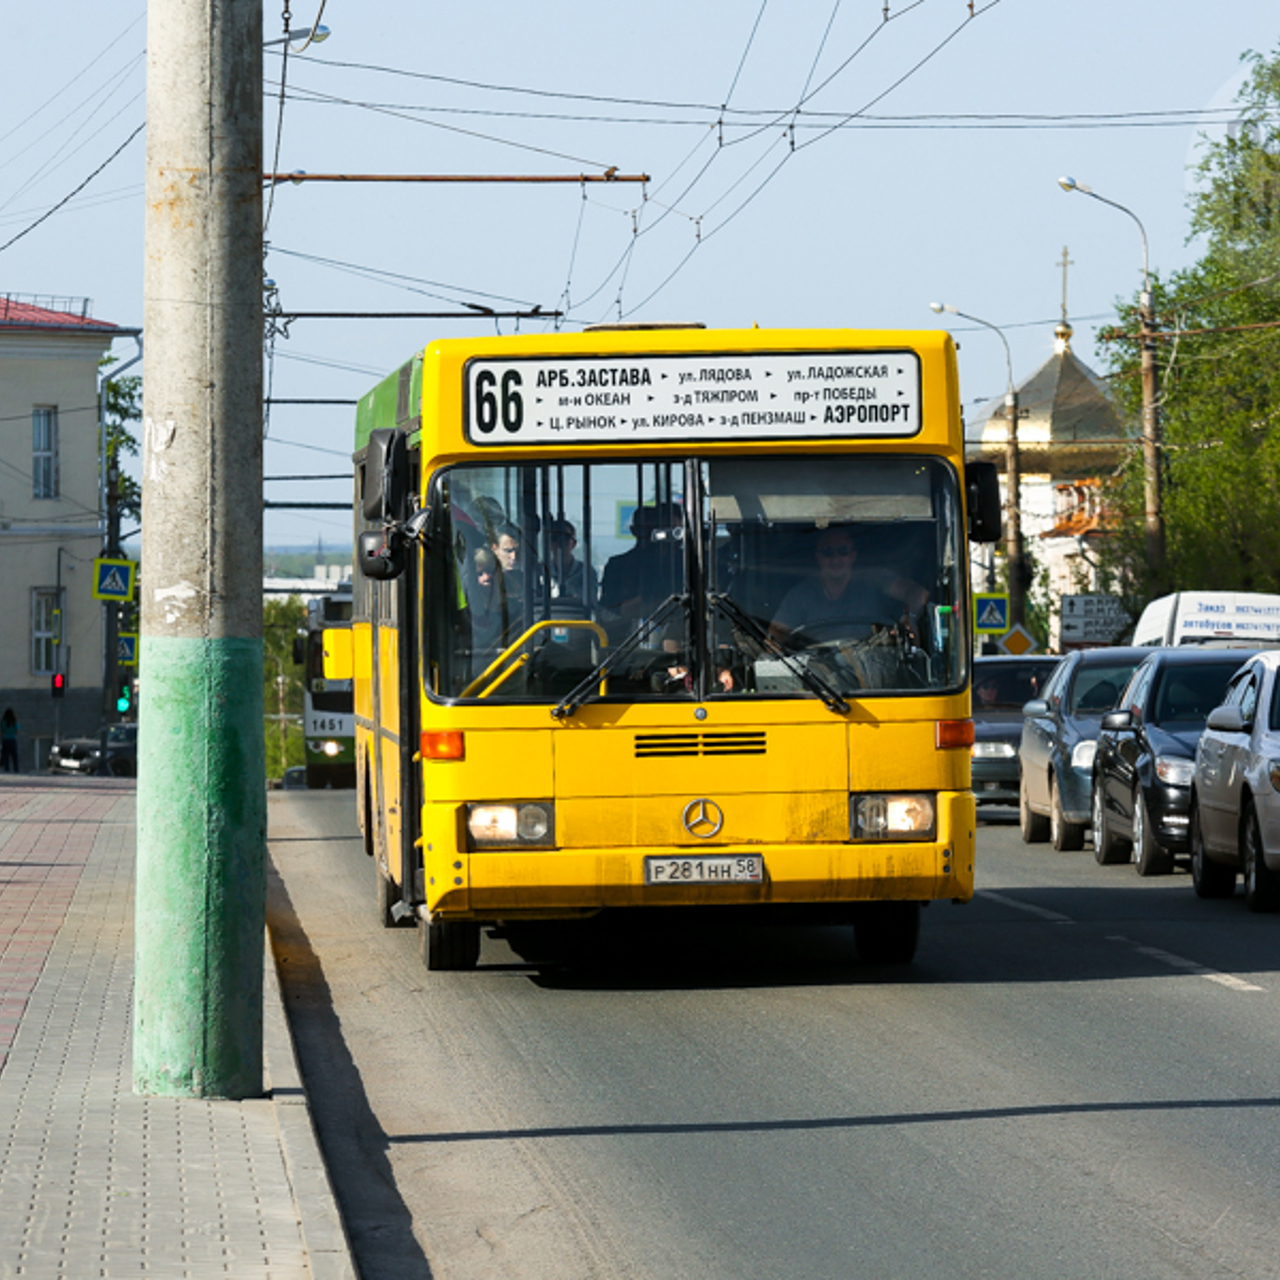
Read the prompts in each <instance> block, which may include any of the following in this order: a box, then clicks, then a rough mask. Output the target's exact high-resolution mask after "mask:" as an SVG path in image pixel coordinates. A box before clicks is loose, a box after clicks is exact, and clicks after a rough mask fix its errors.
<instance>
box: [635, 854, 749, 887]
mask: <svg viewBox="0 0 1280 1280" xmlns="http://www.w3.org/2000/svg"><path fill="white" fill-rule="evenodd" d="M763 879H764V859H763V858H762V857H760V856H759V855H758V854H754V855H748V856H746V857H728V858H646V859H645V860H644V882H645V884H720V883H722V882H723V883H725V884H742V883H748V884H751V883H754V884H758V883H760V881H762V880H763Z"/></svg>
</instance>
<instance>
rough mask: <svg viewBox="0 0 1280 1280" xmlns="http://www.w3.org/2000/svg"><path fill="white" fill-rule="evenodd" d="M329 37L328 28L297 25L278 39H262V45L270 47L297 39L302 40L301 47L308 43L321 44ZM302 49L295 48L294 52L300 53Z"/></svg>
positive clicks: (293, 41) (294, 41)
mask: <svg viewBox="0 0 1280 1280" xmlns="http://www.w3.org/2000/svg"><path fill="white" fill-rule="evenodd" d="M328 38H329V28H328V27H322V26H314V27H299V28H298V30H297V31H290V32H289V34H288V35H287V36H281V37H280V38H279V39H278V40H264V41H263V42H262V47H263V48H264V49H270V48H271V46H272V45H277V44H287V45H293V44H295V43H296V42H297V41H299V40H302V41H304V43H303V46H302V49H305V48H306V47H307V45H309V44H323V43H324V41H326V40H327V39H328ZM302 49H295V50H294V52H295V53H301V52H302Z"/></svg>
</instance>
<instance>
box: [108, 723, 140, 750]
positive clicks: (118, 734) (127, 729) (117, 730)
mask: <svg viewBox="0 0 1280 1280" xmlns="http://www.w3.org/2000/svg"><path fill="white" fill-rule="evenodd" d="M137 734H138V727H137V725H132V724H116V725H112V726H111V728H110V729H109V730H108V731H107V746H109V747H122V746H126V745H130V744H132V743H133V741H134V739H135V738H136V737H137Z"/></svg>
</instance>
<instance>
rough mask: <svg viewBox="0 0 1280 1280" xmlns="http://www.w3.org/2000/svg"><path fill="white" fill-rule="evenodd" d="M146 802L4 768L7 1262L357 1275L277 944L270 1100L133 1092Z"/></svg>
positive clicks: (0, 1009) (0, 849)
mask: <svg viewBox="0 0 1280 1280" xmlns="http://www.w3.org/2000/svg"><path fill="white" fill-rule="evenodd" d="M134 815H135V803H134V790H133V784H132V783H131V782H128V781H125V780H123V779H91V778H84V779H81V778H76V779H71V778H48V779H43V778H39V777H12V776H8V775H6V776H4V777H3V778H0V1277H9V1276H14V1277H18V1276H21V1277H32V1278H33V1280H44V1278H46V1277H59V1278H61V1277H67V1278H70V1280H84V1278H86V1277H91V1276H109V1277H130V1278H134V1277H137V1278H140V1277H152V1278H153V1280H154V1278H158V1280H186V1278H188V1277H190V1278H191V1280H204V1278H205V1277H222V1278H224V1280H225V1278H226V1277H234V1280H353V1278H354V1276H355V1274H356V1273H355V1269H354V1266H353V1264H352V1262H351V1260H350V1253H349V1250H348V1248H347V1243H346V1239H345V1236H344V1234H343V1231H342V1227H341V1223H340V1222H339V1220H338V1216H337V1210H336V1207H335V1205H334V1201H333V1196H332V1193H331V1191H330V1189H329V1183H328V1178H327V1175H326V1173H325V1170H324V1165H323V1162H322V1160H321V1158H320V1154H319V1150H318V1147H317V1145H316V1141H315V1135H314V1132H313V1130H312V1127H311V1119H310V1115H309V1113H308V1111H307V1107H306V1099H305V1094H304V1093H303V1090H302V1085H301V1081H300V1078H299V1076H298V1072H297V1066H296V1063H295V1062H294V1058H293V1048H292V1043H291V1041H290V1039H289V1033H288V1028H287V1025H286V1023H285V1020H284V1013H283V1010H282V1008H281V1006H280V998H279V989H278V986H277V983H276V977H275V968H274V964H273V963H272V961H271V958H270V954H269V953H268V955H267V965H266V970H267V982H266V987H267V991H266V1009H265V1014H266V1016H265V1039H266V1049H267V1074H268V1081H267V1083H268V1093H267V1096H266V1097H265V1098H261V1099H253V1100H250V1101H246V1102H208V1101H203V1100H192V1099H184V1100H177V1099H166V1098H140V1097H136V1096H135V1095H134V1093H133V1091H132V1063H131V1056H130V1055H131V1048H130V1024H131V1019H132V1010H131V1001H132V986H133V877H134Z"/></svg>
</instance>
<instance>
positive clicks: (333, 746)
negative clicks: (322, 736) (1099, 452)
mask: <svg viewBox="0 0 1280 1280" xmlns="http://www.w3.org/2000/svg"><path fill="white" fill-rule="evenodd" d="M320 750H321V751H323V752H324V753H325V755H327V756H329V757H330V759H332V758H333V757H334V756H337V755H341V754H342V743H340V742H334V740H333V739H332V738H330V739H329V740H328V742H326V743H325V744H324V746H322V747H321V748H320Z"/></svg>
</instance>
